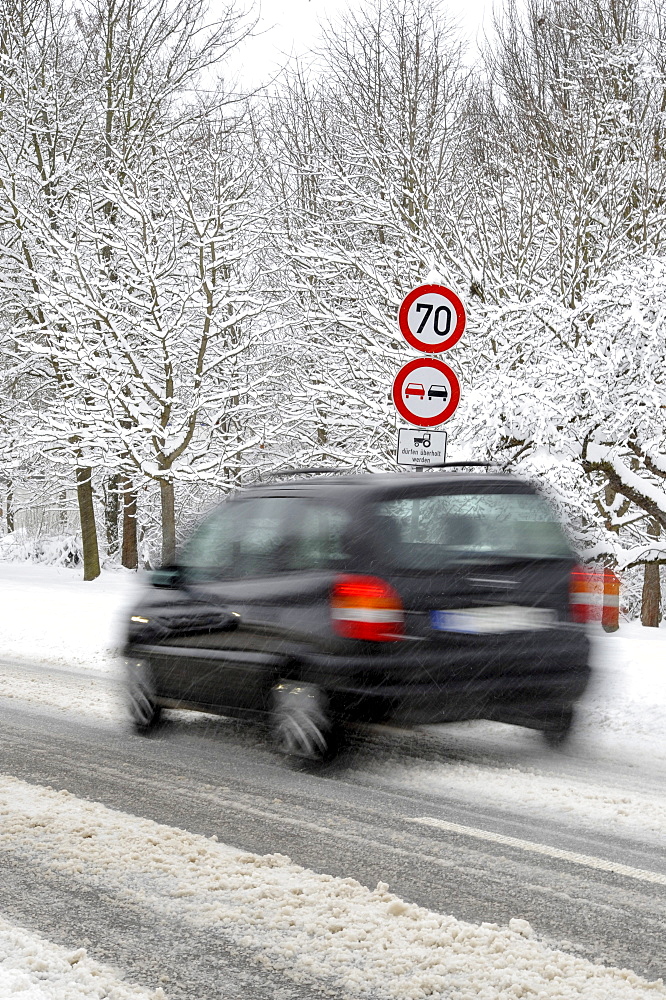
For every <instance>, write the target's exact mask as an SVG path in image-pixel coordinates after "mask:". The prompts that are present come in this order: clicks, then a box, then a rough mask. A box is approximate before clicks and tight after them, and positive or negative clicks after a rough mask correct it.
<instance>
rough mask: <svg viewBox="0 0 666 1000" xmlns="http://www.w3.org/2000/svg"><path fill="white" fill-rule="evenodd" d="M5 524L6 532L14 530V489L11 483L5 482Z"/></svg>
mask: <svg viewBox="0 0 666 1000" xmlns="http://www.w3.org/2000/svg"><path fill="white" fill-rule="evenodd" d="M5 515H6V516H5V524H6V526H7V533H8V534H9V532H11V531H13V530H14V489H13V487H12V484H11V483H7V503H6V504H5Z"/></svg>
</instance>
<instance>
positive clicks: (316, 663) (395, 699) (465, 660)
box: [307, 629, 591, 727]
mask: <svg viewBox="0 0 666 1000" xmlns="http://www.w3.org/2000/svg"><path fill="white" fill-rule="evenodd" d="M540 636H541V638H540V640H539V641H538V643H537V642H536V641H535V639H534V637H533V636H526V637H521V638H516V639H515V640H514V641H513V642H512V643H506V642H502V643H501V644H499V643H498V644H497V645H496V646H493V645H492V644H489V643H488V642H487V640H486V642H485V643H483V644H479V645H478V647H474V646H471V645H467V646H464V647H462V648H460V647H459V648H457V649H454V648H448V649H446V648H437V647H434V648H433V645H432V644H430V643H428V645H427V647H426V644H425V643H424V644H423V646H419V645H417V644H414V645H413V646H409V647H408V648H407V649H404V650H403V649H400V650H396V651H391V652H389V653H387V654H386V655H384V656H383V655H381V654H376V655H375V656H373V657H368V656H364V657H360V656H355V657H347V658H345V659H344V660H342V661H341V658H340V657H337V656H312V657H309V658H308V665H307V671H308V675H309V679H310V680H312V681H313V682H316V683H318V684H320V685H322V686H324V687H325V688H326V689H327V690H328V691H329V693H330V695H331V697H332V699H333V701H334V704H335V705H336V707H337V709H338V711H339V712H340V713H341V714H342V715H344V716H346V717H350V718H355V719H363V720H365V721H392V722H400V723H403V724H424V723H437V722H447V721H449V722H451V721H456V720H458V721H460V720H464V719H479V718H483V719H495V720H498V721H502V722H515V723H516V724H519V725H535V726H537V727H538V724H539V722H540V720H543V719H545V718H547V717H548V716H549V715H550V714H552V713H554V712H557V711H558V710H560V709H561V708H562V707H563V706H570V705H573V704H574V703H575V702H576V701H577V700H578V699H579V698H580V697H581V695H582V694H583V693H584V691H585V689H586V687H587V685H588V682H589V679H590V675H591V669H590V666H589V640H588V638H587V636H586V635H585V633H584V631H583V630H582V629H580V630H579V629H571V630H565V629H562V630H552V631H549V632H548V633H543V632H542V633H540Z"/></svg>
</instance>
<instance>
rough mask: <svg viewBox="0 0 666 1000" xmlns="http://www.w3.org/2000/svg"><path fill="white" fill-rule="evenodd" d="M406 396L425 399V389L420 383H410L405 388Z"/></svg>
mask: <svg viewBox="0 0 666 1000" xmlns="http://www.w3.org/2000/svg"><path fill="white" fill-rule="evenodd" d="M405 396H420V397H421V399H423V397H424V396H425V389H424V388H423V386H422V385H421V383H420V382H408V383H407V386H406V387H405Z"/></svg>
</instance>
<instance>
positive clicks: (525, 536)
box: [375, 493, 571, 571]
mask: <svg viewBox="0 0 666 1000" xmlns="http://www.w3.org/2000/svg"><path fill="white" fill-rule="evenodd" d="M375 514H376V515H377V526H378V529H379V530H378V538H379V539H380V543H379V544H380V545H381V547H382V552H383V557H384V558H385V559H386V561H387V562H388V564H389V565H391V566H393V567H395V568H397V569H404V570H409V571H418V570H428V571H433V570H437V569H439V568H441V567H443V566H444V565H446V564H447V563H448V564H450V563H455V562H460V561H475V562H480V561H484V560H487V559H490V560H493V559H498V558H538V559H561V558H565V557H568V556H570V555H571V549H570V547H569V544H568V543H567V540H566V538H565V536H564V534H563V532H562V529H561V527H560V525H559V523H558V521H557V519H556V517H555V516H554V514H553V511H552V510H551V509H550V507H549V506H548V504H547V503H546V501H545V500H543V499H542V498H541V497H539V496H537V495H535V494H525V493H458V494H436V495H433V496H421V497H409V498H401V499H399V500H387V501H383V502H382V503H378V504H376V505H375Z"/></svg>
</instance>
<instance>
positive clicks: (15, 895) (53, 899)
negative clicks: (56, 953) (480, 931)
mask: <svg viewBox="0 0 666 1000" xmlns="http://www.w3.org/2000/svg"><path fill="white" fill-rule="evenodd" d="M38 674H39V671H38V670H35V671H34V673H33V675H32V676H33V677H38ZM72 676H74V675H72ZM0 711H1V714H2V719H3V723H2V728H1V730H0V772H3V773H4V774H5V775H12V776H14V777H15V778H16V779H20V781H22V782H27V783H29V786H30V787H31V788H32V787H33V786H34V787H38V788H40V789H44V786H50V788H52V789H56V790H57V789H67V790H68V792H69V793H71V795H72V796H76V797H78V798H80V799H89V800H92V801H94V802H96V803H101V804H103V806H106V807H111V808H112V809H115V810H121V811H122V813H124V814H127V815H129V816H131V817H142V818H144V819H146V820H150V821H153V822H155V823H159V824H164V825H165V826H166V827H169V828H173V827H177V828H180V829H181V830H186V831H189V833H191V834H194V835H197V836H199V837H207V838H210V837H212V836H215V837H217V839H218V840H219V841H220V842H222V843H224V844H230V845H233V846H234V847H235V848H239V849H241V850H244V851H248V852H253V854H258V855H266V854H269V855H274V854H276V853H278V854H280V855H286V856H288V857H289V858H291V859H293V861H294V862H295V863H297V865H299V866H304V868H306V869H309V870H310V872H311V873H312V872H314V873H317V872H319V873H323V874H325V875H326V876H333V877H334V878H335V879H338V880H339V879H349V878H352V879H355V880H357V881H358V882H359V883H360V886H361V887H363V886H367V887H369V889H374V887H375V886H376V885H377V883H378V882H381V883H388V884H389V885H390V891H391V893H395V894H396V895H397V896H399V897H401V898H402V899H403V900H405V901H407V902H408V903H415V904H418V905H419V906H421V907H425V908H427V910H429V911H434V912H435V913H437V914H454V915H455V917H456V918H457V919H458V920H463V921H470V922H472V923H474V924H477V925H478V924H482V923H483V922H484V921H486V922H492V923H496V924H499V925H502V926H506V925H508V924H509V921H511V920H512V919H513V920H515V919H516V918H518V919H519V920H526V921H529V924H530V925H531V926H532V928H533V929H534V931H535V932H536V935H537V936H538V938H539V940H540V941H541V942H542V943H544V944H545V945H546V946H550V947H552V948H561V949H562V950H563V951H564V952H566V953H568V954H570V955H577V956H580V957H581V958H584V959H587V960H591V961H592V962H603V963H604V964H606V965H609V966H614V967H620V968H622V967H627V968H629V969H631V970H633V972H635V973H637V974H638V975H640V976H644V977H646V978H647V979H654V978H656V977H658V976H663V975H664V974H665V973H666V949H665V948H664V911H665V906H664V903H665V902H666V857H665V852H664V829H665V828H666V827H665V825H664V819H665V817H666V811H665V809H666V803H664V799H663V787H664V786H663V778H664V772H663V769H662V764H658V766H657V767H656V769H655V768H652V769H651V770H650V771H649V772H646V773H642V772H641V768H640V761H638V760H632V759H631V758H630V757H627V756H626V755H618V756H617V758H615V759H614V758H613V756H612V755H610V754H608V753H607V752H606V753H605V754H601V755H597V756H596V757H595V756H594V755H593V754H592V755H591V754H590V753H586V752H583V753H581V752H580V751H578V752H577V751H576V749H575V748H574V750H573V751H572V752H571V754H566V755H565V754H562V755H558V754H552V753H550V752H548V751H544V750H543V749H542V748H541V744H540V743H539V742H538V739H537V738H534V734H521V733H520V731H518V730H509V729H508V728H507V729H506V730H505V731H502V732H501V733H499V732H496V731H495V730H494V729H493V728H492V727H490V728H489V727H486V728H479V729H478V730H475V729H474V728H470V727H467V728H465V727H451V729H450V730H449V731H448V733H446V734H445V735H444V737H442V735H441V734H440V733H437V734H409V735H407V734H402V733H399V732H393V733H388V734H379V733H378V732H374V733H372V734H370V735H369V736H368V737H367V738H366V741H365V742H364V743H363V744H362V745H361V747H360V748H357V749H356V750H355V751H354V753H353V754H351V755H349V756H348V757H347V758H346V759H343V760H342V761H341V762H339V763H338V764H337V765H336V766H335V767H331V768H330V769H329V770H328V771H327V772H326V773H324V774H321V775H317V776H315V775H311V774H304V773H299V772H295V771H293V770H289V769H287V768H285V767H284V766H283V765H282V763H281V762H279V761H278V760H277V759H276V758H275V757H274V756H273V755H272V754H271V753H270V751H268V750H267V749H266V747H265V745H264V743H263V740H262V738H261V735H260V734H259V733H257V732H255V731H253V730H252V729H250V728H247V727H245V728H238V727H236V726H233V725H231V724H229V723H227V722H225V721H223V720H213V719H210V718H208V717H203V716H201V717H197V716H191V717H188V716H182V717H177V718H176V719H175V720H173V721H171V722H169V723H167V725H166V726H165V727H164V729H163V730H162V731H161V732H160V735H159V737H157V738H152V739H143V738H140V737H136V736H133V735H131V734H130V733H129V732H128V731H127V730H125V729H123V728H122V727H121V726H119V725H118V724H117V723H114V722H109V721H105V720H102V719H97V720H96V719H94V718H93V717H91V716H88V717H85V718H77V717H75V716H74V715H73V714H70V713H63V712H57V711H55V710H53V709H51V708H48V707H43V708H40V707H35V706H34V705H27V704H21V703H20V702H18V701H17V700H16V699H2V701H1V702H0ZM513 733H516V734H518V736H517V738H516V739H515V740H513V739H511V734H513ZM447 775H448V778H449V779H450V780H447ZM21 787H23V786H21ZM484 787H485V788H486V789H487V792H486V794H483V791H482V790H483V788H484ZM12 788H13V786H10V787H9V792H8V797H7V801H8V802H9V803H10V807H9V814H10V815H13V813H12V809H13V806H11V803H12V802H13V801H14V799H13V796H14V792H13V790H12ZM572 788H573V789H574V790H575V789H576V788H578V794H577V795H573V794H572V791H571V790H572ZM604 789H605V790H606V791H605V792H604V791H603V790H604ZM609 789H611V790H612V793H611V792H609ZM470 791H471V794H470ZM567 792H568V795H569V799H570V800H571V801H576V800H580V799H581V796H582V798H583V799H584V798H585V796H587V798H588V803H587V810H583V811H582V812H581V811H580V810H579V811H578V812H577V811H576V809H575V808H573V807H572V806H571V805H568V804H567ZM21 794H24V793H23V792H22V793H21ZM35 794H37V793H35ZM39 794H40V795H46V794H51V793H47V792H45V791H40V792H39ZM558 796H559V798H558ZM78 798H77V800H76V801H78ZM40 808H42V807H40ZM48 808H50V806H49V807H48ZM595 813H598V821H597V822H594V817H595ZM632 814H633V815H632ZM114 815H115V814H114ZM33 825H34V824H33ZM79 826H80V824H79ZM16 829H17V830H18V833H17V832H15V833H14V834H13V835H12V836H11V837H6V838H4V839H3V838H1V837H0V850H1V851H2V862H1V864H2V871H3V878H2V879H1V880H0V910H1V911H2V912H3V913H4V915H5V917H7V918H8V919H10V920H12V921H13V922H14V923H16V924H17V925H20V926H22V927H24V928H28V929H29V930H32V931H38V932H40V933H41V934H43V935H45V936H46V937H47V938H48V939H50V940H51V941H53V942H56V943H62V944H67V945H71V943H72V941H84V939H85V940H86V941H87V942H88V947H89V950H90V951H91V952H92V954H94V956H95V959H97V960H100V961H103V962H106V963H108V964H110V965H111V966H119V967H122V968H123V969H124V970H125V972H126V973H127V974H128V975H129V976H130V978H131V979H132V981H133V982H135V983H139V984H144V985H146V986H152V987H153V988H154V987H155V986H156V985H159V984H160V983H161V984H162V985H163V987H164V990H165V993H166V995H167V997H169V998H170V1000H171V998H174V1000H175V998H179V997H192V998H195V997H196V998H197V1000H207V998H209V997H210V998H211V1000H212V998H218V997H227V996H229V997H231V996H234V997H237V996H239V995H241V993H245V995H248V996H250V997H252V1000H255V998H263V997H271V998H273V997H274V998H278V997H284V998H285V1000H286V998H287V997H294V998H297V997H306V996H308V997H310V996H312V994H313V991H314V990H316V989H319V987H324V986H326V988H327V989H329V990H330V991H331V992H330V994H329V995H332V996H342V995H346V992H345V990H347V991H349V990H351V991H352V992H354V990H353V988H352V987H353V984H351V985H350V983H346V986H345V989H343V988H342V987H341V986H340V977H339V975H338V974H337V973H335V970H333V972H331V969H330V968H329V967H328V965H326V968H325V969H324V972H325V973H326V974H324V973H323V972H321V969H319V966H318V965H317V962H316V960H315V959H312V962H313V963H314V964H313V965H312V969H313V970H314V971H313V972H312V976H309V975H308V974H307V969H306V971H303V970H301V973H300V976H301V979H302V980H303V984H304V985H303V984H301V985H299V983H298V981H296V982H294V979H296V980H298V977H294V976H290V977H288V978H285V976H284V975H283V974H281V973H280V972H279V971H277V970H278V966H279V963H278V966H275V963H273V967H271V966H270V963H268V967H266V964H267V963H266V962H265V961H264V962H263V964H262V962H261V961H259V960H258V959H257V951H256V941H254V940H251V939H250V938H247V937H246V938H243V937H242V936H241V937H240V938H238V937H236V938H233V936H232V937H229V936H228V935H225V933H224V932H220V931H219V929H217V930H216V932H215V934H214V935H210V934H207V933H206V925H205V923H204V924H201V925H198V924H197V923H196V921H194V922H193V921H192V919H190V917H188V916H187V914H186V912H185V910H184V909H183V908H182V904H180V903H179V905H180V906H181V909H177V908H176V909H173V907H172V908H171V909H170V908H169V905H167V904H165V903H164V899H163V897H162V896H159V898H158V895H156V894H155V893H156V892H157V890H155V889H154V888H152V889H150V893H152V895H151V896H150V900H151V904H150V905H145V901H144V900H142V898H139V897H137V896H136V880H137V879H138V880H139V882H140V884H141V885H142V886H143V889H142V891H144V890H145V891H146V892H148V891H149V890H148V888H147V883H146V882H145V880H146V879H148V878H149V873H148V872H147V871H144V870H143V869H141V871H140V872H139V873H138V874H137V873H135V875H134V876H132V875H131V870H130V869H128V870H127V871H126V872H125V871H124V870H123V869H122V868H118V870H116V869H115V868H114V864H115V862H114V859H113V857H111V856H110V857H109V858H104V859H102V858H100V859H99V861H98V864H99V866H101V867H100V870H102V871H103V872H104V873H105V875H104V878H101V879H100V878H99V877H93V876H92V875H90V876H89V875H88V874H87V868H86V867H85V866H84V867H83V868H80V866H79V867H78V868H77V867H75V868H74V869H73V870H72V868H71V865H70V867H69V868H68V867H67V865H64V864H63V862H62V857H61V853H60V851H61V848H60V846H59V845H56V846H55V847H54V846H53V845H51V844H45V845H40V846H39V850H37V848H36V847H35V845H34V844H33V840H32V838H33V835H34V831H33V826H31V824H30V823H28V824H27V825H26V826H19V827H17V828H16ZM75 829H78V827H75ZM160 829H162V828H160ZM22 831H27V832H26V833H25V836H24V835H23V832H22ZM64 836H65V835H64V834H63V837H64ZM67 836H71V830H70V831H69V832H68V833H67ZM152 842H153V841H152V840H151V843H152ZM87 843H88V842H87V841H86V844H87ZM63 844H65V846H66V840H63ZM64 849H65V848H63V850H64ZM72 850H74V849H73V848H72ZM72 856H75V852H74V854H73V855H72ZM281 863H282V862H280V864H281ZM79 868H80V870H79ZM91 870H92V869H91ZM150 877H151V878H152V875H150ZM273 891H274V890H270V891H268V890H267V897H266V898H270V896H271V892H273ZM299 891H300V890H299ZM354 891H356V890H354ZM359 891H360V889H359ZM363 891H365V890H363ZM196 892H199V888H188V889H186V890H183V894H184V897H188V896H189V895H192V894H196ZM133 893H134V895H133ZM150 893H149V895H150ZM202 898H206V899H207V898H208V897H202ZM206 905H208V904H205V905H203V906H202V908H203V909H204V910H205V907H206ZM373 905H374V904H373ZM253 919H254V918H253ZM276 926H277V925H276ZM514 926H519V925H515V924H514ZM315 937H316V935H315ZM243 942H245V944H244V943H243ZM84 943H85V942H84ZM280 947H282V946H280ZM275 948H278V946H277V945H275ZM278 951H279V948H278ZM280 953H281V954H284V948H283V951H282V952H280ZM327 961H328V959H327ZM322 968H323V967H322ZM318 969H319V971H317V970H318ZM364 975H366V976H367V975H369V973H368V972H367V970H366V972H365V973H364ZM160 977H161V978H160ZM308 982H309V985H308ZM371 995H372V992H371ZM396 995H401V994H396ZM402 995H405V996H407V995H409V994H408V993H404V994H402ZM461 995H462V994H461ZM544 995H545V994H544ZM548 995H550V994H548ZM554 995H555V994H554ZM562 995H564V994H563V993H562ZM567 995H568V994H567ZM573 995H578V994H573ZM593 995H594V996H596V995H597V994H594V993H590V996H593ZM598 995H599V996H604V995H608V996H611V995H613V996H614V995H615V994H613V993H612V991H607V994H605V993H604V992H603V990H602V991H601V992H600V993H599V994H598ZM617 995H618V996H619V995H620V994H617ZM627 995H628V996H629V995H632V996H633V993H629V994H627ZM636 995H637V996H638V995H639V994H638V993H637V994H636ZM640 995H642V994H640ZM651 995H654V996H655V997H656V996H659V997H662V996H666V989H664V988H663V987H661V988H660V987H657V989H656V992H654V993H651ZM622 996H624V994H622Z"/></svg>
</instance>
